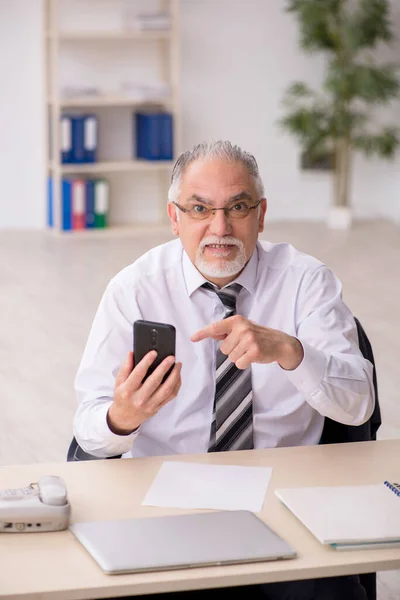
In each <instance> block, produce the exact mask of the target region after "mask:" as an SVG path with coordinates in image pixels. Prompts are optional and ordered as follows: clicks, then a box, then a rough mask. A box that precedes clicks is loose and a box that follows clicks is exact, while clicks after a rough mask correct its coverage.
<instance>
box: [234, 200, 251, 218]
mask: <svg viewBox="0 0 400 600" xmlns="http://www.w3.org/2000/svg"><path fill="white" fill-rule="evenodd" d="M249 212H250V206H248V205H247V204H245V203H244V202H240V204H234V205H233V206H231V207H230V209H229V218H230V219H244V218H245V217H247V215H248V214H249Z"/></svg>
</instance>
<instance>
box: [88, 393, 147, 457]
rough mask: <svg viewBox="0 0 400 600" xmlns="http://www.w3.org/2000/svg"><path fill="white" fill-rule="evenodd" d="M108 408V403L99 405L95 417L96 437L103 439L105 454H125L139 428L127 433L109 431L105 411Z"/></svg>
mask: <svg viewBox="0 0 400 600" xmlns="http://www.w3.org/2000/svg"><path fill="white" fill-rule="evenodd" d="M109 408H110V404H108V403H107V404H103V405H102V406H101V407H99V409H98V410H99V413H98V418H97V424H98V425H97V428H96V429H97V431H96V433H97V437H98V439H102V440H104V448H105V449H106V450H107V454H110V455H112V456H115V455H118V454H125V453H126V452H128V451H129V450H130V449H131V448H132V444H133V442H134V441H135V438H136V437H137V436H138V434H139V429H140V428H137V429H135V431H133V432H132V433H129V434H128V435H118V434H117V433H114V432H113V431H111V429H110V428H109V426H108V423H107V413H108V409H109Z"/></svg>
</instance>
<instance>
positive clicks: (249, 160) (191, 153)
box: [168, 140, 264, 202]
mask: <svg viewBox="0 0 400 600" xmlns="http://www.w3.org/2000/svg"><path fill="white" fill-rule="evenodd" d="M213 158H219V159H223V160H226V161H229V162H241V163H242V164H243V165H244V166H245V167H246V168H247V170H248V172H249V174H250V177H251V179H252V180H253V183H254V185H255V188H256V190H257V194H258V197H259V199H260V198H263V197H264V185H263V182H262V181H261V177H260V173H259V171H258V165H257V161H256V159H255V158H254V156H253V155H252V154H249V153H248V152H246V151H245V150H242V149H241V148H240V147H239V146H233V145H232V144H231V142H225V141H223V140H218V141H211V142H202V143H201V144H197V146H194V148H192V150H187V151H186V152H182V154H181V155H180V156H179V157H178V159H177V161H176V163H175V165H174V168H173V170H172V175H171V185H170V188H169V191H168V202H176V201H177V200H178V196H179V192H180V185H181V180H182V175H183V174H184V172H185V169H186V168H187V167H188V166H189V165H190V163H192V162H194V161H195V160H198V159H203V160H212V159H213Z"/></svg>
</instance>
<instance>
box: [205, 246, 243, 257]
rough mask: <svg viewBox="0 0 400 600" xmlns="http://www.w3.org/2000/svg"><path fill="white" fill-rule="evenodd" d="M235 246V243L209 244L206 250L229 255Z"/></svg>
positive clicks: (218, 254) (220, 254)
mask: <svg viewBox="0 0 400 600" xmlns="http://www.w3.org/2000/svg"><path fill="white" fill-rule="evenodd" d="M234 248H236V246H235V245H234V244H207V245H206V247H205V250H207V251H208V252H209V253H211V254H213V255H216V256H227V255H228V254H229V253H230V252H231V251H232V250H233V249H234Z"/></svg>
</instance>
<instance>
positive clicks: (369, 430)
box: [67, 318, 382, 600]
mask: <svg viewBox="0 0 400 600" xmlns="http://www.w3.org/2000/svg"><path fill="white" fill-rule="evenodd" d="M354 320H355V322H356V325H357V333H358V344H359V347H360V350H361V353H362V355H363V356H364V358H366V359H367V360H369V361H370V362H371V363H372V365H373V367H374V373H373V384H374V390H375V408H374V412H373V413H372V415H371V417H370V418H369V420H368V421H367V422H366V423H363V424H362V425H344V424H343V423H338V422H336V421H332V420H331V419H329V418H327V417H326V418H325V423H324V428H323V431H322V436H321V440H320V444H341V443H345V442H365V441H370V440H376V433H377V431H378V429H379V427H380V425H381V423H382V421H381V411H380V407H379V398H378V382H377V377H376V370H375V360H374V355H373V352H372V347H371V344H370V341H369V339H368V337H367V334H366V333H365V331H364V329H363V327H362V326H361V323H360V322H359V320H358V319H356V318H355V319H354ZM121 456H122V455H121V454H119V455H117V456H109V457H108V458H111V459H112V458H121ZM97 459H98V458H97V456H93V455H92V454H88V453H87V452H84V451H83V450H82V448H81V447H80V446H79V444H78V442H77V441H76V439H75V438H73V439H72V442H71V444H70V446H69V449H68V455H67V461H81V460H97ZM360 581H361V584H362V585H363V586H364V588H365V591H366V594H367V598H368V600H376V573H363V574H362V575H360Z"/></svg>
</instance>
